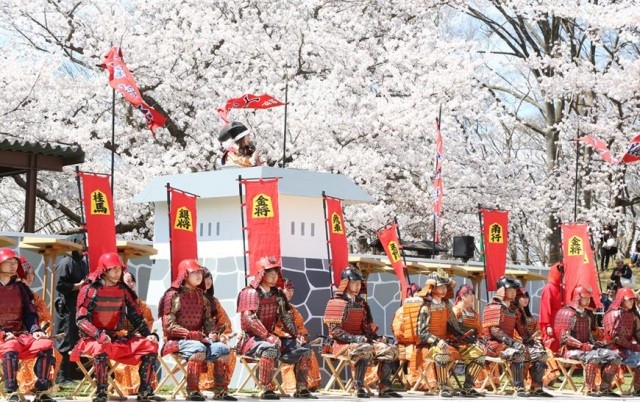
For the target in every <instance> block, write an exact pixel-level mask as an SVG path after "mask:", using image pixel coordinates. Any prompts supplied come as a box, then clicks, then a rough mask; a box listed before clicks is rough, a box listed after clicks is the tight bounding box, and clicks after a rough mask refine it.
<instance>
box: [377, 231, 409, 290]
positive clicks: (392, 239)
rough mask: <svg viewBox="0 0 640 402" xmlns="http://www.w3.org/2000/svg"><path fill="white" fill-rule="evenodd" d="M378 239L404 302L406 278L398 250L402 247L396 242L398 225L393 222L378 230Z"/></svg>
mask: <svg viewBox="0 0 640 402" xmlns="http://www.w3.org/2000/svg"><path fill="white" fill-rule="evenodd" d="M378 239H380V243H381V244H382V247H383V248H384V252H385V253H387V258H388V259H389V261H390V262H391V266H392V267H393V270H394V272H395V273H396V277H397V278H398V281H400V289H401V293H400V295H401V298H402V300H404V299H405V298H406V296H407V290H408V285H407V276H406V275H405V273H404V261H403V259H402V252H401V251H400V249H401V248H402V245H401V244H400V240H398V225H397V224H396V223H395V222H394V223H392V224H391V225H389V226H387V227H385V228H382V229H380V230H378Z"/></svg>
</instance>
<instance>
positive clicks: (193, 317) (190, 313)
mask: <svg viewBox="0 0 640 402" xmlns="http://www.w3.org/2000/svg"><path fill="white" fill-rule="evenodd" d="M179 297H180V310H178V313H177V314H176V322H177V324H178V325H180V326H182V327H185V328H186V329H188V330H189V331H200V330H202V321H203V320H202V317H203V315H204V299H203V297H202V293H200V292H198V291H197V290H193V291H187V292H184V293H180V296H179Z"/></svg>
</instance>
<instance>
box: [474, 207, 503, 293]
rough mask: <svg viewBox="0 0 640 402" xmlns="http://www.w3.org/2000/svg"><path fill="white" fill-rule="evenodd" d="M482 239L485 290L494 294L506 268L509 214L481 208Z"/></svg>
mask: <svg viewBox="0 0 640 402" xmlns="http://www.w3.org/2000/svg"><path fill="white" fill-rule="evenodd" d="M480 212H481V213H482V232H483V233H482V238H483V240H484V256H485V269H486V272H485V276H486V277H485V279H486V281H487V283H486V285H487V290H488V291H491V292H494V291H496V290H498V289H497V288H496V282H498V279H500V277H501V276H504V272H505V269H506V267H507V241H508V239H509V212H508V211H500V210H490V209H484V208H481V209H480Z"/></svg>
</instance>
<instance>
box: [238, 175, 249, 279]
mask: <svg viewBox="0 0 640 402" xmlns="http://www.w3.org/2000/svg"><path fill="white" fill-rule="evenodd" d="M238 192H239V194H240V222H241V223H242V251H243V254H242V257H243V259H244V286H245V287H247V274H248V271H247V240H246V239H245V222H244V205H243V204H242V175H238Z"/></svg>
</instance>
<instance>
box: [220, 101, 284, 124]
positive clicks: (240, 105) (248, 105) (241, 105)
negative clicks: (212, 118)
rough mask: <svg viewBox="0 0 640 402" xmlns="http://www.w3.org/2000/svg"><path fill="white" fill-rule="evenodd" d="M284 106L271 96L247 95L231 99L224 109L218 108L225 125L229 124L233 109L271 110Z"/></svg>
mask: <svg viewBox="0 0 640 402" xmlns="http://www.w3.org/2000/svg"><path fill="white" fill-rule="evenodd" d="M283 105H284V103H283V102H280V101H279V100H277V99H276V98H274V97H273V96H271V95H267V94H262V95H254V94H246V95H242V96H241V97H239V98H231V99H229V100H228V101H227V103H225V105H224V106H223V107H220V108H218V115H219V116H220V118H221V119H222V120H224V122H225V123H229V117H228V114H229V110H231V109H270V108H272V107H276V106H283Z"/></svg>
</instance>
